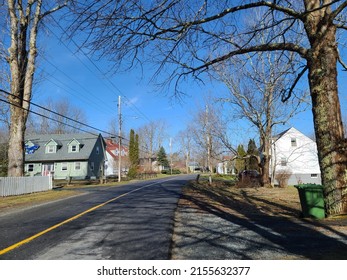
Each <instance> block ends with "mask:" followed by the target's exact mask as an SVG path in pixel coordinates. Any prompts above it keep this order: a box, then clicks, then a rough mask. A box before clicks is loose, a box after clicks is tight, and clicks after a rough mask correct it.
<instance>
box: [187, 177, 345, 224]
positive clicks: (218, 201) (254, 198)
mask: <svg viewBox="0 0 347 280" xmlns="http://www.w3.org/2000/svg"><path fill="white" fill-rule="evenodd" d="M184 192H185V195H186V197H189V196H190V197H198V198H199V199H201V201H204V203H206V204H210V205H213V206H214V207H217V208H223V211H226V212H229V213H232V214H233V215H238V216H245V215H246V216H247V214H252V216H256V215H268V216H277V217H286V218H301V204H300V199H299V194H298V191H297V189H296V188H295V187H293V186H288V187H285V188H280V187H275V188H266V187H250V188H247V187H242V188H240V187H237V186H235V184H234V183H230V182H228V181H223V180H215V181H214V182H213V183H212V185H209V184H208V183H207V181H205V180H200V182H199V183H198V184H197V183H196V182H194V183H192V185H191V186H189V187H186V188H185V190H184ZM181 203H189V204H191V205H190V206H192V207H194V205H193V204H194V203H192V202H191V201H190V200H189V199H188V200H187V199H186V200H182V201H181ZM195 207H196V206H195ZM321 223H324V224H329V225H334V226H335V225H336V226H339V225H340V226H344V227H345V226H346V225H347V215H340V216H335V217H329V218H326V219H324V220H321Z"/></svg>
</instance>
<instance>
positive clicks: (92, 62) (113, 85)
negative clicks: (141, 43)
mask: <svg viewBox="0 0 347 280" xmlns="http://www.w3.org/2000/svg"><path fill="white" fill-rule="evenodd" d="M51 17H52V19H53V21H54V22H55V23H56V24H57V26H58V27H59V28H60V30H61V31H62V32H65V30H64V28H63V27H62V26H61V25H60V23H59V22H57V20H56V19H55V18H54V17H53V16H51ZM46 28H47V29H48V30H49V31H50V32H51V33H52V34H53V35H54V36H55V37H56V38H57V39H58V40H59V41H60V42H61V43H62V44H63V45H64V46H65V47H66V49H67V50H69V51H70V52H71V53H72V54H73V55H74V56H75V57H76V58H77V59H78V60H79V61H80V62H81V63H82V64H83V65H84V66H85V67H86V68H87V69H88V70H89V71H90V72H91V73H92V74H95V73H94V72H93V71H92V70H91V69H90V68H89V67H88V66H87V65H86V64H85V63H84V62H83V61H82V60H81V59H80V58H79V57H78V56H76V54H75V53H74V52H73V51H72V50H71V49H70V48H69V47H68V46H67V45H66V44H65V42H63V41H62V40H61V39H60V38H59V37H58V36H57V35H56V34H55V33H54V32H53V31H52V30H51V29H50V28H49V27H47V26H46ZM70 40H71V42H72V43H73V44H74V45H75V47H76V48H77V49H78V51H80V52H81V53H82V54H83V55H84V56H85V57H86V58H87V59H88V61H89V62H90V63H91V64H92V65H93V66H94V67H95V68H96V69H97V70H98V71H99V73H100V74H101V75H102V76H103V77H104V78H105V79H106V80H107V81H108V82H109V83H110V84H111V85H112V87H113V88H114V89H116V90H117V91H118V92H119V93H120V94H121V95H122V97H124V98H125V99H127V100H128V104H130V105H131V106H133V107H134V108H135V110H136V111H137V112H138V113H140V115H142V116H143V117H144V118H145V119H146V120H148V121H149V122H151V120H150V119H149V118H148V117H147V116H146V115H145V114H144V113H143V112H142V111H141V110H140V109H139V108H138V107H137V106H136V105H135V104H133V103H132V102H131V101H130V100H129V99H128V97H126V96H125V95H124V94H123V93H122V91H121V90H120V89H119V88H118V87H117V86H116V85H115V84H114V83H113V82H112V81H111V80H110V79H109V77H107V76H106V75H105V73H104V72H103V71H102V70H101V69H100V67H99V66H98V65H97V64H96V63H95V62H94V61H93V60H92V59H91V58H90V57H89V56H88V55H87V54H86V53H85V52H84V51H83V50H82V49H81V48H80V47H79V45H78V44H77V43H76V41H75V40H73V39H72V38H71V39H70ZM105 85H106V84H105ZM106 86H107V87H108V85H106ZM108 88H109V89H111V88H110V87H108ZM111 90H112V89H111Z"/></svg>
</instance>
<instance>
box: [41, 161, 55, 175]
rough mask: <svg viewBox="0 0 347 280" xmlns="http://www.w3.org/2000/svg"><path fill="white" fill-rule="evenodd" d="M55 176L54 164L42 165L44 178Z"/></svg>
mask: <svg viewBox="0 0 347 280" xmlns="http://www.w3.org/2000/svg"><path fill="white" fill-rule="evenodd" d="M49 175H51V176H53V175H54V163H43V164H42V176H49Z"/></svg>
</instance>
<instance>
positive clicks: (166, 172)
mask: <svg viewBox="0 0 347 280" xmlns="http://www.w3.org/2000/svg"><path fill="white" fill-rule="evenodd" d="M161 174H171V170H170V169H165V170H162V171H161ZM176 174H181V171H180V170H178V169H172V175H176Z"/></svg>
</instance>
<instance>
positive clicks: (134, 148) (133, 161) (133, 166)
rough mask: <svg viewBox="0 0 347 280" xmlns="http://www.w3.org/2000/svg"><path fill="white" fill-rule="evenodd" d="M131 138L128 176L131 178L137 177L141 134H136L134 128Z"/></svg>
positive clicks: (131, 131)
mask: <svg viewBox="0 0 347 280" xmlns="http://www.w3.org/2000/svg"><path fill="white" fill-rule="evenodd" d="M129 139H130V140H129V160H130V169H129V173H128V176H129V177H130V178H135V177H136V175H137V169H138V166H139V136H138V134H136V135H135V131H134V130H133V129H131V130H130V137H129Z"/></svg>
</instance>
